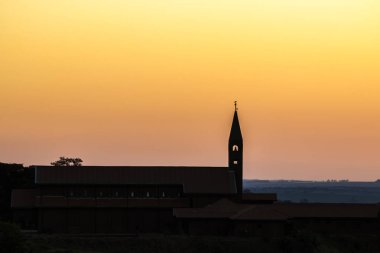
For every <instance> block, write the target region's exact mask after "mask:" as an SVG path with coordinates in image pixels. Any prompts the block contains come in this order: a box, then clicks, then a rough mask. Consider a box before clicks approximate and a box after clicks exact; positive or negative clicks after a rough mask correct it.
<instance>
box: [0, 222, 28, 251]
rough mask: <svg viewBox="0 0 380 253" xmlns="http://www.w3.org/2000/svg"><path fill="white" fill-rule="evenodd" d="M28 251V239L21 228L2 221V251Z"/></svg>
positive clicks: (0, 248)
mask: <svg viewBox="0 0 380 253" xmlns="http://www.w3.org/2000/svg"><path fill="white" fill-rule="evenodd" d="M25 251H26V240H25V238H24V236H23V235H22V234H21V232H20V230H19V228H18V227H17V226H15V225H13V224H9V223H5V222H0V252H4V253H5V252H7V253H22V252H25Z"/></svg>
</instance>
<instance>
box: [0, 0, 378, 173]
mask: <svg viewBox="0 0 380 253" xmlns="http://www.w3.org/2000/svg"><path fill="white" fill-rule="evenodd" d="M234 100H238V106H239V118H240V124H241V126H242V132H243V137H244V145H245V146H244V149H245V150H244V177H245V178H247V179H248V178H257V179H313V180H325V179H350V180H375V179H378V178H380V1H379V0H256V1H255V0H228V1H227V0H207V1H205V0H187V1H181V0H139V1H134V0H130V1H127V0H65V1H59V0H33V1H30V0H0V162H17V163H24V164H25V165H32V164H49V163H50V162H51V161H54V160H56V159H57V158H58V157H59V156H63V155H64V156H75V157H81V158H82V159H83V160H84V164H85V165H209V166H227V143H228V135H229V131H230V127H231V122H232V116H233V101H234Z"/></svg>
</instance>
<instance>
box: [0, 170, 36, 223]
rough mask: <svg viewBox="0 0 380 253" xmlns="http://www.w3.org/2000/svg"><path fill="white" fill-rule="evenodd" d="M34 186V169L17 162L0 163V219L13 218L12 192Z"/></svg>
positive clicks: (7, 219)
mask: <svg viewBox="0 0 380 253" xmlns="http://www.w3.org/2000/svg"><path fill="white" fill-rule="evenodd" d="M32 187H34V169H33V168H32V167H24V166H23V165H22V164H16V163H12V164H10V163H0V220H4V221H9V220H11V194H12V189H15V188H32Z"/></svg>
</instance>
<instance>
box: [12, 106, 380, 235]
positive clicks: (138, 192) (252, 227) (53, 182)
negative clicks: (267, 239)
mask: <svg viewBox="0 0 380 253" xmlns="http://www.w3.org/2000/svg"><path fill="white" fill-rule="evenodd" d="M32 168H33V169H34V187H33V188H32V189H14V190H13V191H12V199H11V207H12V209H13V221H14V222H15V223H17V224H19V225H20V226H21V227H22V228H23V229H29V230H37V231H39V232H45V233H75V234H76V233H89V234H93V233H99V234H134V235H136V234H140V233H187V234H213V235H234V236H236V235H238V236H239V235H244V236H246V235H262V234H270V235H275V234H279V233H280V234H284V233H288V232H289V231H292V229H294V227H302V228H305V227H307V228H310V229H314V230H318V231H320V232H323V233H325V232H326V231H329V230H332V231H334V232H337V231H339V230H341V231H344V232H347V231H351V232H353V233H358V232H362V231H370V232H371V231H379V229H380V211H379V210H380V206H379V205H377V204H339V203H336V204H318V203H316V204H306V203H283V202H278V201H277V196H276V194H274V193H273V194H270V193H269V194H268V193H266V194H264V193H244V191H243V136H242V133H241V130H240V124H239V118H238V112H237V109H236V102H235V111H234V114H233V120H232V127H231V131H230V137H229V141H228V167H185V166H183V167H182V166H69V167H59V166H32Z"/></svg>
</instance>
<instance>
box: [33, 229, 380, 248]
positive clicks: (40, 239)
mask: <svg viewBox="0 0 380 253" xmlns="http://www.w3.org/2000/svg"><path fill="white" fill-rule="evenodd" d="M379 239H380V237H379V236H378V235H363V236H357V235H356V236H353V235H352V236H349V235H345V236H343V235H335V236H333V235H330V236H327V235H319V234H314V233H311V232H307V231H298V232H295V233H294V234H293V235H291V236H284V237H275V238H268V237H263V238H261V237H256V238H236V237H193V236H164V235H145V236H141V237H132V238H128V237H127V238H122V237H119V238H115V237H113V238H112V237H91V238H90V237H71V236H55V235H50V236H46V235H34V236H32V237H30V239H29V240H31V241H33V242H34V248H36V247H38V245H44V247H45V248H43V247H40V250H44V251H43V252H56V253H58V252H61V253H63V252H67V253H79V252H86V253H89V252H99V253H100V252H109V253H127V252H128V253H148V252H149V253H151V252H154V253H174V252H180V253H192V252H196V253H213V252H215V253H230V252H231V253H244V252H255V253H260V252H262V253H272V252H273V253H278V252H284V253H292V252H301V253H318V252H321V253H322V252H327V253H337V252H347V253H351V252H352V253H357V252H360V253H370V252H371V253H372V252H374V253H375V252H376V253H378V252H380V240H379ZM41 252H42V251H41Z"/></svg>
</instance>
